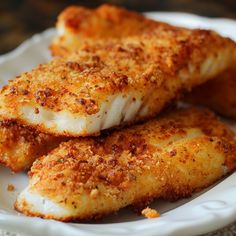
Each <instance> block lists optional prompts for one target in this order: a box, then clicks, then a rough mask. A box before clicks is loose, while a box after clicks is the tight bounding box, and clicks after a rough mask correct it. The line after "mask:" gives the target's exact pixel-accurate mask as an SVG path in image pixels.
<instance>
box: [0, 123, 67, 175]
mask: <svg viewBox="0 0 236 236" xmlns="http://www.w3.org/2000/svg"><path fill="white" fill-rule="evenodd" d="M62 141H65V138H56V137H52V136H51V135H47V134H43V133H39V132H38V131H36V130H34V129H31V128H26V127H23V126H21V125H18V124H16V123H15V122H12V121H0V163H1V164H3V165H5V166H7V167H9V168H11V170H13V171H14V172H19V171H24V170H27V169H28V168H30V167H31V165H32V163H33V162H34V161H35V159H36V158H38V157H40V156H42V155H45V154H47V153H48V152H49V151H51V150H52V149H53V148H55V147H57V146H58V145H59V143H60V142H62Z"/></svg>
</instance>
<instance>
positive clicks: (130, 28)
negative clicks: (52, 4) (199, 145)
mask: <svg viewBox="0 0 236 236" xmlns="http://www.w3.org/2000/svg"><path fill="white" fill-rule="evenodd" d="M170 28H172V30H173V29H174V28H175V29H176V30H177V29H178V28H177V27H173V26H171V25H168V24H166V23H162V22H157V21H153V20H151V19H148V18H146V17H144V16H142V15H141V14H138V13H135V12H132V11H128V10H126V9H123V8H120V7H115V6H111V5H106V4H105V5H102V6H100V7H98V8H96V9H95V10H90V9H87V8H82V7H76V6H72V7H68V8H66V9H65V10H64V11H63V12H62V13H61V14H60V15H59V17H58V21H57V32H58V35H57V36H56V37H55V39H54V41H53V43H52V45H51V47H50V48H51V51H52V53H53V54H54V55H56V56H65V55H67V54H68V53H70V52H71V51H74V50H75V49H76V48H77V47H78V46H79V45H80V44H81V43H82V42H83V41H84V40H89V39H90V40H94V41H95V42H96V40H97V39H109V38H122V37H128V36H131V35H140V34H143V33H147V32H148V31H153V30H154V31H157V32H158V31H160V32H163V31H164V30H170ZM235 50H236V49H234V51H235ZM234 54H235V53H234ZM232 57H234V56H232ZM235 64H236V61H235V62H234V63H233V66H234V67H235ZM221 77H222V79H221ZM235 77H236V69H231V70H230V71H227V72H225V73H223V74H221V75H218V76H217V78H214V79H213V80H212V81H209V82H208V83H207V84H206V85H202V86H200V87H199V88H197V89H196V90H195V91H194V92H193V93H192V95H190V96H189V98H188V99H189V100H191V101H192V102H194V103H196V104H202V105H206V106H208V107H209V108H211V109H214V110H215V111H217V112H218V113H220V114H222V115H225V116H228V117H231V118H234V119H236V109H235V107H236V96H235V95H234V94H235V91H236V90H235V89H236V86H235V85H236V82H235V81H236V80H234V78H235Z"/></svg>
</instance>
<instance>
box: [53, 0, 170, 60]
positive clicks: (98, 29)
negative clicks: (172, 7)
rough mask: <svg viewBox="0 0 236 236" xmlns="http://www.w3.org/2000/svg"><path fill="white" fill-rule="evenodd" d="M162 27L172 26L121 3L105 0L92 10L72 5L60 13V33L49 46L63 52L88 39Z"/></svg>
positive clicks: (58, 24)
mask: <svg viewBox="0 0 236 236" xmlns="http://www.w3.org/2000/svg"><path fill="white" fill-rule="evenodd" d="M163 27H164V28H165V29H167V28H169V27H170V26H169V25H168V24H166V23H162V22H155V21H153V20H150V19H148V18H146V17H144V16H143V15H141V14H139V13H136V12H132V11H128V10H126V9H124V8H121V7H116V6H112V5H107V4H104V5H101V6H99V7H98V8H96V9H94V10H92V9H88V8H85V7H79V6H70V7H68V8H66V9H65V10H64V11H63V12H62V13H61V14H60V15H59V17H58V21H57V32H58V36H57V37H56V38H55V39H54V41H53V43H52V45H51V46H50V49H51V51H52V53H53V54H54V55H57V56H64V55H66V54H69V53H71V52H73V51H74V50H75V49H77V48H78V46H79V45H81V43H82V42H83V41H84V40H87V39H92V40H95V41H96V40H97V39H105V40H106V39H109V38H122V37H127V36H134V35H139V34H140V33H143V32H146V31H149V32H150V31H152V29H157V28H160V29H161V28H163Z"/></svg>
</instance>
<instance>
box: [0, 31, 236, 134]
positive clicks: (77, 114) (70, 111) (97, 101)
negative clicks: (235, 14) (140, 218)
mask: <svg viewBox="0 0 236 236" xmlns="http://www.w3.org/2000/svg"><path fill="white" fill-rule="evenodd" d="M234 58H236V46H235V43H234V42H233V41H231V40H229V39H226V38H222V37H220V36H219V35H218V34H216V33H214V32H211V31H205V30H186V29H180V28H173V29H170V30H163V31H160V30H159V31H158V32H155V31H152V32H148V33H146V34H143V35H140V36H137V37H135V36H134V37H128V38H122V39H119V40H118V39H113V40H109V41H103V40H102V41H96V43H95V42H94V41H93V42H92V41H91V42H86V43H84V44H83V45H81V46H80V48H79V50H78V51H77V52H75V53H74V54H71V55H69V56H68V57H64V58H54V59H53V60H52V61H50V62H49V63H47V64H44V65H40V66H39V67H38V68H36V69H34V70H32V71H31V72H28V73H25V74H23V75H21V76H19V77H18V78H16V79H15V80H13V81H11V82H10V83H9V84H8V85H7V86H5V87H4V88H3V89H2V90H1V92H0V115H2V116H3V117H4V118H5V119H13V120H17V122H19V123H22V124H25V125H28V126H33V127H36V128H37V129H38V130H39V131H41V132H45V133H51V134H54V135H67V136H88V135H92V134H96V133H98V132H99V131H101V130H103V129H108V128H111V127H114V126H119V125H123V124H127V123H134V122H136V121H139V120H144V119H147V118H150V117H153V116H155V115H156V114H158V113H159V112H160V111H161V110H162V109H163V107H165V106H166V104H168V103H169V102H170V101H171V100H173V99H175V98H176V97H177V95H178V94H180V93H181V92H183V91H185V90H189V89H192V88H193V87H194V86H196V85H199V84H201V83H204V82H206V81H207V80H209V79H211V78H212V77H214V76H216V75H217V74H219V73H221V72H222V71H223V70H225V69H226V68H228V67H229V66H230V65H231V64H232V61H233V59H234Z"/></svg>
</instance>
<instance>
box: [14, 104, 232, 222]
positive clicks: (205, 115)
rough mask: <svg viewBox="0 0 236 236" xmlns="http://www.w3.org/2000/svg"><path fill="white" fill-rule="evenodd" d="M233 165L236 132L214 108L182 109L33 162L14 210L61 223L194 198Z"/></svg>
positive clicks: (85, 140) (62, 147)
mask: <svg viewBox="0 0 236 236" xmlns="http://www.w3.org/2000/svg"><path fill="white" fill-rule="evenodd" d="M235 167H236V141H235V139H234V134H233V133H232V132H231V131H230V130H229V129H228V128H227V127H226V126H225V125H224V124H223V123H221V122H220V121H219V120H218V119H217V118H216V117H215V116H214V114H213V113H211V112H210V111H208V110H200V109H196V108H187V109H181V110H177V111H173V112H170V113H169V114H165V115H163V116H162V117H161V118H159V119H154V120H151V121H148V122H147V123H144V124H140V125H137V126H134V127H131V128H128V129H123V130H120V131H113V132H112V133H110V134H107V135H103V136H99V137H95V138H92V137H90V138H80V139H74V140H71V141H68V142H65V143H62V144H61V145H60V146H59V147H58V148H57V149H54V150H53V151H52V152H51V153H49V154H48V155H46V156H43V157H41V158H40V159H37V160H36V162H34V164H33V166H32V168H31V171H30V173H29V177H30V182H29V186H28V187H27V188H26V189H25V190H23V192H21V194H20V195H19V196H18V198H17V201H16V203H15V208H16V209H17V210H18V211H20V212H23V213H24V214H26V215H31V216H40V217H43V218H51V219H56V220H61V221H70V220H88V219H93V218H96V217H99V216H103V215H105V214H108V213H111V212H114V211H117V210H119V209H120V208H122V207H125V206H128V205H131V204H132V205H135V206H140V205H142V204H144V203H147V202H148V201H149V200H151V199H153V198H162V199H167V200H169V199H171V200H176V199H179V198H182V197H188V196H190V195H191V194H192V193H193V192H195V191H198V190H201V189H202V188H204V187H207V186H209V185H211V184H212V183H214V182H215V181H216V180H218V179H220V178H221V177H222V176H223V175H225V174H227V173H230V172H232V170H233V169H235Z"/></svg>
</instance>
